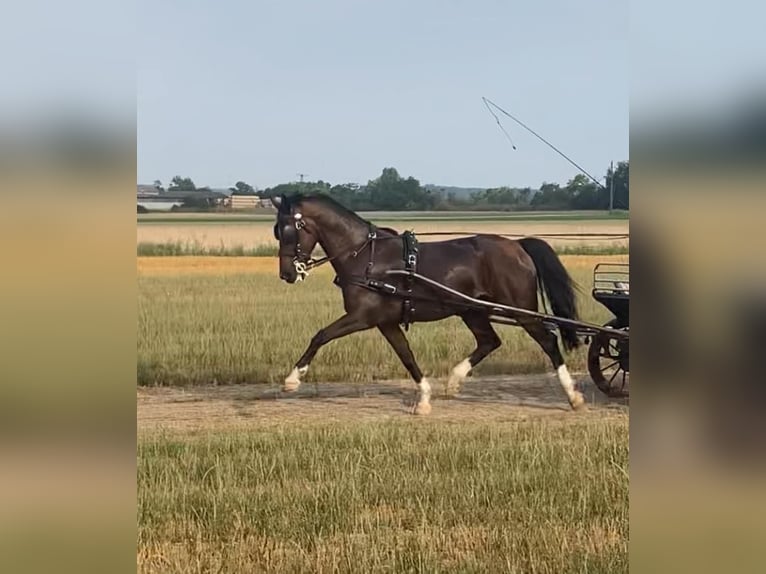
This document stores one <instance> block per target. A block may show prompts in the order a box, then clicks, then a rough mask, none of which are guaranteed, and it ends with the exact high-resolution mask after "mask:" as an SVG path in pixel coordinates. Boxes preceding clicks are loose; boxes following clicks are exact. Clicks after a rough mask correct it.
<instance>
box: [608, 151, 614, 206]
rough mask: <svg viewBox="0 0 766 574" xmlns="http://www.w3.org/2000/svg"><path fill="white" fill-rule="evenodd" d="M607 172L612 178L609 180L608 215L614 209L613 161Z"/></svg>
mask: <svg viewBox="0 0 766 574" xmlns="http://www.w3.org/2000/svg"><path fill="white" fill-rule="evenodd" d="M609 171H610V172H611V174H612V177H611V178H610V180H609V213H612V210H613V209H614V161H612V163H611V165H610V168H609Z"/></svg>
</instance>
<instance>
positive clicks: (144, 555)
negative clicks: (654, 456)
mask: <svg viewBox="0 0 766 574" xmlns="http://www.w3.org/2000/svg"><path fill="white" fill-rule="evenodd" d="M571 417H573V418H569V419H568V420H567V422H564V421H563V420H561V419H537V420H527V421H511V422H508V421H506V422H503V421H484V422H458V421H453V422H445V421H429V420H423V419H403V420H401V419H400V420H395V421H388V422H371V423H358V422H355V421H354V420H353V418H349V419H348V420H347V421H346V422H336V423H326V422H315V421H314V422H304V423H298V424H291V425H281V424H279V423H278V422H275V423H274V424H270V425H265V426H261V427H252V426H251V427H249V428H247V429H230V430H225V431H218V432H215V433H205V432H201V433H197V434H189V433H184V434H173V433H147V434H142V435H140V436H139V446H138V523H139V531H138V551H137V553H138V566H139V570H140V571H142V572H280V573H281V572H364V573H373V572H445V571H450V572H517V573H528V572H538V573H551V574H554V573H555V574H564V573H568V572H583V573H585V572H588V573H600V572H603V573H607V572H608V573H613V572H627V570H628V559H627V543H628V475H627V465H628V441H627V433H628V431H627V418H626V417H625V416H624V415H614V414H613V415H602V416H596V415H591V416H588V417H577V416H575V415H571Z"/></svg>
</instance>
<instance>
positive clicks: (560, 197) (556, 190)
mask: <svg viewBox="0 0 766 574" xmlns="http://www.w3.org/2000/svg"><path fill="white" fill-rule="evenodd" d="M529 204H530V206H531V207H532V208H533V209H569V204H570V196H569V193H568V192H567V190H566V188H562V187H561V186H560V185H559V184H558V183H547V182H543V184H542V185H541V186H540V191H539V192H537V193H536V194H535V196H534V197H533V198H532V200H531V201H530V202H529Z"/></svg>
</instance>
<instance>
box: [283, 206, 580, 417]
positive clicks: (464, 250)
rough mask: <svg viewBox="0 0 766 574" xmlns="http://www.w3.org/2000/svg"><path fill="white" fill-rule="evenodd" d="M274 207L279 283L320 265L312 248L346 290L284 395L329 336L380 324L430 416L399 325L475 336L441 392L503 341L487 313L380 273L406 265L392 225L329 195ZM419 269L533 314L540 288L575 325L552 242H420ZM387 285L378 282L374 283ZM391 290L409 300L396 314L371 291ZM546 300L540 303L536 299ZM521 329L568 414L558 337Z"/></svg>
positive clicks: (572, 394)
mask: <svg viewBox="0 0 766 574" xmlns="http://www.w3.org/2000/svg"><path fill="white" fill-rule="evenodd" d="M271 201H272V203H273V204H274V206H275V207H276V208H277V215H276V223H275V225H274V236H275V238H276V239H277V240H278V241H279V277H280V279H282V280H283V281H285V282H287V283H289V284H293V283H295V282H296V281H300V280H303V279H304V278H305V277H306V276H307V275H308V271H309V269H310V268H311V267H313V266H315V265H316V264H317V261H315V260H313V259H311V253H312V252H313V250H314V248H315V247H316V245H317V244H319V245H320V246H321V247H322V249H323V250H324V252H325V257H324V259H323V260H320V261H319V262H320V263H330V264H331V265H332V266H333V268H334V270H335V274H336V279H335V283H336V284H337V285H338V286H339V287H340V289H341V291H342V293H343V306H344V309H345V311H346V313H345V314H344V315H343V316H342V317H340V318H338V319H337V320H336V321H334V322H332V323H331V324H329V325H327V326H326V327H324V328H323V329H320V330H319V331H318V332H317V333H316V335H314V337H313V338H312V339H311V342H310V343H309V345H308V347H307V348H306V351H305V352H304V353H303V355H302V356H301V357H300V359H298V362H297V363H295V366H294V368H293V370H292V371H291V372H290V374H289V375H288V376H287V377H286V378H285V381H284V385H283V387H282V390H283V391H284V392H294V391H297V390H298V388H299V387H300V385H301V378H302V377H303V376H304V375H305V374H306V372H307V371H308V368H309V365H310V364H311V361H312V360H313V359H314V356H315V355H316V354H317V352H318V351H319V349H320V348H321V347H322V346H324V345H326V344H327V343H329V342H330V341H333V340H335V339H338V338H341V337H345V336H347V335H350V334H352V333H356V332H359V331H364V330H368V329H372V328H377V329H378V331H380V333H381V334H382V335H383V337H384V338H385V339H386V341H388V343H389V345H390V346H391V347H392V348H393V350H394V352H395V353H396V355H397V356H398V357H399V360H400V361H401V362H402V364H403V365H404V367H405V368H406V369H407V371H408V372H409V374H410V376H411V377H412V379H413V381H414V382H415V384H416V386H417V389H418V395H417V401H416V403H415V406H414V409H413V413H414V414H417V415H427V414H429V413H430V412H431V385H430V383H429V381H428V379H427V378H426V377H424V376H423V372H422V371H421V369H420V367H419V366H418V363H417V362H416V361H415V358H414V356H413V353H412V350H411V349H410V345H409V342H408V340H407V338H406V336H405V334H404V332H403V331H402V327H401V325H402V323H403V322H405V324H408V323H409V322H412V323H416V322H418V323H425V322H432V321H439V320H443V319H446V318H447V317H451V316H455V315H457V316H459V317H460V318H461V319H462V321H463V323H465V325H466V327H468V329H469V330H470V331H471V333H473V336H474V338H475V339H476V349H475V350H474V351H473V353H471V354H470V355H469V356H468V357H467V358H465V359H464V360H462V361H461V362H459V363H457V364H456V365H455V366H454V368H453V369H452V370H451V372H450V376H449V379H448V382H447V388H448V389H452V390H455V389H459V387H460V384H461V383H462V382H463V381H464V380H465V378H466V376H468V374H469V373H470V371H471V370H472V369H473V368H474V367H476V365H478V364H479V363H480V362H481V361H482V360H483V359H484V358H485V357H487V355H489V354H490V353H491V352H493V351H494V350H496V349H497V348H498V347H500V345H501V340H500V337H498V335H497V333H496V332H495V330H494V328H493V326H492V323H491V322H490V316H489V312H488V311H487V310H484V309H479V308H475V307H474V308H467V307H466V306H465V305H462V306H461V305H460V304H458V302H457V301H455V300H454V299H452V300H451V299H450V298H449V297H445V296H444V295H443V294H440V293H439V294H437V293H435V292H434V290H433V288H432V287H429V286H428V285H423V284H420V283H422V282H420V283H419V282H418V281H417V280H414V281H413V280H411V279H408V278H407V276H406V275H386V272H387V271H390V270H403V269H405V266H406V261H405V260H404V258H403V253H404V251H403V250H404V249H405V245H404V241H405V239H404V236H403V235H400V234H399V233H397V232H396V231H395V230H393V229H388V228H381V227H376V226H375V225H373V224H372V223H371V222H369V221H367V220H365V219H363V218H362V217H360V216H359V215H357V214H356V213H354V212H353V211H351V210H349V209H347V208H345V207H344V206H342V205H341V204H340V203H338V202H337V201H335V200H334V199H332V198H331V197H329V196H326V195H322V194H296V195H292V196H286V195H281V196H275V197H272V198H271ZM418 252H419V254H418V261H417V273H418V274H420V275H423V276H425V277H428V278H429V279H432V280H434V281H437V282H439V283H441V284H443V285H446V286H448V287H450V288H452V289H454V290H456V291H459V292H460V293H463V294H466V295H469V296H471V297H474V298H476V299H481V300H486V301H492V302H497V303H500V304H504V305H509V306H514V307H518V308H522V309H528V310H530V311H537V309H538V292H539V293H540V295H541V298H542V297H543V294H544V295H545V296H547V298H548V301H549V302H550V307H551V310H552V311H553V314H554V315H556V316H558V317H564V318H567V319H577V307H576V300H575V291H574V284H573V281H572V279H571V277H570V276H569V274H568V273H567V271H566V269H565V268H564V266H563V265H562V263H561V261H560V259H559V258H558V256H557V255H556V253H555V252H554V251H553V249H552V248H551V246H550V245H549V244H548V243H546V242H545V241H543V240H542V239H539V238H535V237H525V238H523V239H519V240H513V239H508V238H505V237H501V236H499V235H491V234H477V235H475V236H470V237H461V238H458V239H450V240H445V241H434V242H424V243H421V244H420V246H419V249H418ZM381 279H384V280H385V284H383V283H382V282H381V281H380V280H381ZM381 285H388V286H389V288H391V287H392V286H393V288H396V289H397V290H399V292H400V293H406V294H407V295H406V297H407V298H410V300H411V301H414V302H415V303H414V305H413V306H412V307H413V308H411V309H409V310H408V311H409V313H408V315H409V316H408V317H406V318H403V298H402V297H399V296H391V295H390V294H387V293H386V292H384V291H382V290H380V289H377V288H373V286H377V287H380V286H381ZM543 300H544V299H543ZM517 321H518V324H519V325H520V326H521V327H522V328H523V329H524V330H526V332H527V333H529V335H530V336H531V337H532V338H533V339H534V340H535V341H536V342H537V343H538V344H539V345H540V347H541V348H542V349H543V351H544V352H545V354H546V355H547V356H548V357H549V359H550V361H551V363H552V365H553V368H554V369H555V371H556V374H557V376H558V379H559V382H560V384H561V387H562V389H563V390H564V392H565V393H566V395H567V398H568V400H569V404H570V406H571V407H572V409H574V410H577V409H580V408H581V407H583V406H584V404H585V399H584V397H583V394H582V393H581V392H580V391H579V390H577V389H576V388H575V384H574V381H573V380H572V377H571V376H570V374H569V371H568V370H567V367H566V364H565V363H564V358H563V356H562V353H561V350H560V349H559V344H558V337H557V336H556V334H555V332H552V331H550V330H548V329H547V328H546V327H545V325H543V323H541V322H540V321H539V320H538V319H534V318H530V317H525V316H520V317H518V319H517ZM559 332H560V333H561V340H562V343H563V346H564V348H565V349H567V350H572V349H574V348H576V347H577V346H578V345H579V344H580V341H579V340H578V337H577V333H576V331H575V330H574V328H572V327H570V326H563V325H562V326H560V327H559Z"/></svg>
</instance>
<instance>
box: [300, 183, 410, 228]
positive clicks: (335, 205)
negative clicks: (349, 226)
mask: <svg viewBox="0 0 766 574" xmlns="http://www.w3.org/2000/svg"><path fill="white" fill-rule="evenodd" d="M288 201H289V202H290V204H300V203H301V202H303V201H315V202H317V203H321V204H322V205H323V206H325V207H327V208H329V209H331V210H333V211H334V212H335V213H337V214H338V215H342V216H345V217H349V218H351V219H353V220H355V221H357V222H359V223H364V224H365V225H368V226H371V225H373V224H372V223H371V222H370V221H367V220H366V219H364V218H363V217H361V216H360V215H358V214H357V213H356V212H354V211H351V210H350V209H349V208H348V207H346V206H345V205H343V204H341V203H339V202H338V201H336V200H335V199H333V198H332V197H330V196H329V195H324V194H323V193H308V194H303V193H296V194H295V195H291V196H289V199H288ZM378 229H379V230H381V231H385V232H386V233H391V234H392V235H399V232H398V231H396V230H395V229H391V228H390V227H378Z"/></svg>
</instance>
